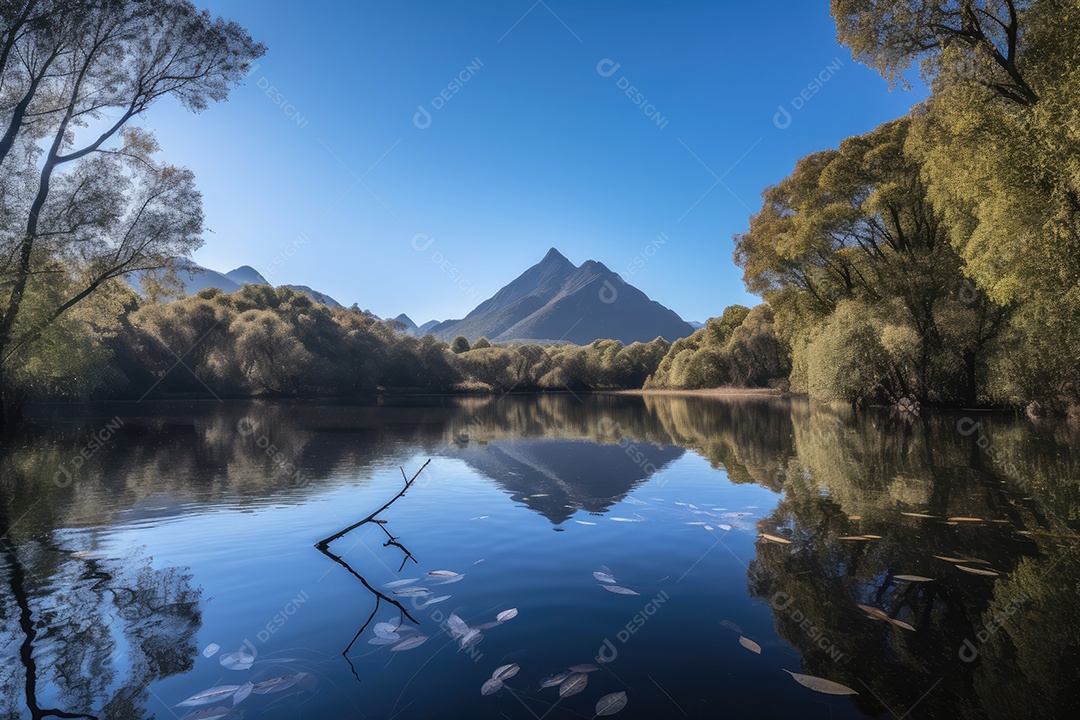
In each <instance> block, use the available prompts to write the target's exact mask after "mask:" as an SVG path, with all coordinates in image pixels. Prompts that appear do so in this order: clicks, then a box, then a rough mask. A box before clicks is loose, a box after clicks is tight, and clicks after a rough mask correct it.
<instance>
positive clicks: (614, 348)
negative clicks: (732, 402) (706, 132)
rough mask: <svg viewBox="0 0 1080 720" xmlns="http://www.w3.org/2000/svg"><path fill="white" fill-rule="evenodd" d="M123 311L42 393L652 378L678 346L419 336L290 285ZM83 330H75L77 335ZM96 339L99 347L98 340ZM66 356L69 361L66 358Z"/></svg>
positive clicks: (572, 384)
mask: <svg viewBox="0 0 1080 720" xmlns="http://www.w3.org/2000/svg"><path fill="white" fill-rule="evenodd" d="M117 303H118V304H117V310H118V312H117V315H116V321H115V323H113V324H112V325H111V326H110V327H109V328H107V329H106V328H98V329H97V333H98V334H97V335H96V336H95V335H94V334H93V333H92V332H90V331H89V329H88V327H87V328H84V330H85V332H84V333H83V334H82V335H81V336H80V337H78V338H77V345H78V347H79V348H81V349H83V351H82V352H79V353H64V352H62V351H61V350H60V349H59V348H57V352H56V355H55V357H56V358H57V359H58V362H57V363H56V364H55V366H54V367H53V370H54V371H57V372H55V374H53V375H52V376H51V377H50V376H48V375H44V376H43V375H41V374H38V375H36V376H35V380H36V383H35V385H34V386H33V387H28V388H26V391H27V392H28V393H31V394H32V395H34V396H37V397H56V396H64V395H88V394H94V395H97V396H98V397H106V398H127V399H139V398H141V397H142V396H144V395H145V394H147V393H152V394H154V395H158V396H161V395H208V394H213V395H216V396H219V397H240V396H252V395H256V396H293V395H306V396H337V397H363V396H369V395H371V394H373V393H376V392H378V391H381V390H411V391H428V392H451V391H473V392H509V391H511V390H597V389H622V388H640V387H641V386H642V384H644V382H645V380H646V378H647V377H648V376H649V375H650V374H651V373H652V372H653V371H654V370H655V368H656V367H657V365H658V364H659V362H660V360H661V358H663V357H664V355H665V353H666V352H667V351H668V348H669V347H670V345H669V343H667V342H666V341H665V340H663V339H661V338H657V339H656V340H654V341H652V342H650V343H634V344H632V345H629V346H623V344H622V343H620V342H618V341H615V340H598V341H596V342H594V343H592V344H590V345H588V346H584V347H579V346H575V345H565V346H558V347H556V346H540V345H513V346H502V345H499V346H493V345H491V343H489V342H487V341H486V340H483V339H481V340H478V341H477V342H476V344H475V347H472V348H470V347H469V345H468V343H467V342H464V345H462V342H461V341H463V340H464V339H463V338H462V339H460V340H461V341H456V342H455V343H453V344H451V345H449V346H448V345H447V344H446V343H443V342H440V341H438V340H436V339H435V338H434V337H432V336H430V335H426V336H424V337H419V338H418V337H413V336H411V335H407V334H404V333H401V332H400V331H399V328H397V327H396V326H395V324H394V323H393V322H392V321H390V322H385V321H381V320H379V319H378V318H376V317H374V316H372V315H371V314H369V313H365V312H362V311H360V310H357V309H343V308H331V307H328V306H326V305H322V304H320V303H316V302H313V301H312V300H311V299H310V298H309V297H308V296H307V295H304V294H303V293H299V292H295V291H293V290H290V289H288V288H286V287H280V288H272V287H269V286H266V285H244V286H243V288H242V289H241V290H239V291H237V292H235V293H231V294H227V293H224V292H222V291H220V290H217V289H208V290H203V291H201V292H199V293H198V294H196V295H194V296H192V297H187V298H184V299H181V300H177V301H174V302H154V301H145V300H142V299H140V298H138V297H137V296H135V295H134V294H133V293H130V292H129V293H128V294H127V296H126V301H125V300H118V301H117ZM70 339H72V338H70V337H69V340H70ZM87 349H89V350H87ZM61 358H62V359H63V362H59V359H61Z"/></svg>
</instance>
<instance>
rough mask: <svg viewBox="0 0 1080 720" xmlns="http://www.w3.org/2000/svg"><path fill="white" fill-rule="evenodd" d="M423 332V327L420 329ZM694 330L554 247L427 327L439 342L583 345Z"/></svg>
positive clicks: (610, 275)
mask: <svg viewBox="0 0 1080 720" xmlns="http://www.w3.org/2000/svg"><path fill="white" fill-rule="evenodd" d="M421 330H423V328H421ZM693 331H694V328H693V327H691V326H690V325H689V324H688V323H686V322H684V321H683V319H682V318H680V317H679V316H678V315H677V314H676V313H675V312H674V311H673V310H669V309H668V308H666V307H664V306H663V305H661V304H660V303H658V302H655V301H654V300H651V299H649V297H648V296H647V295H646V294H645V293H643V292H641V291H640V290H638V289H637V288H635V287H634V286H633V285H630V284H628V283H626V282H624V281H623V279H622V278H621V277H619V275H618V274H617V273H614V272H612V271H611V270H609V269H608V268H607V267H605V266H604V264H603V263H599V262H596V261H595V260H588V261H586V262H584V263H582V264H581V265H580V266H576V265H574V264H573V263H572V262H570V261H569V260H567V259H566V257H564V256H563V255H562V253H560V252H559V251H558V250H556V249H555V248H551V249H550V250H549V251H548V253H547V255H545V256H544V259H543V260H541V261H540V262H539V263H537V264H536V265H533V266H532V267H531V268H529V269H528V270H526V271H525V272H523V273H522V274H521V275H519V276H518V277H517V279H515V280H514V281H513V282H511V283H510V284H508V285H506V286H505V287H503V288H502V289H501V290H499V291H498V292H497V293H495V294H494V295H492V296H491V297H490V298H488V299H487V300H485V301H484V302H482V303H480V304H479V305H477V306H476V309H475V310H473V311H472V312H470V313H469V314H468V315H466V316H465V317H464V318H462V319H461V320H447V321H445V322H442V323H439V324H437V325H435V326H434V327H432V328H430V329H429V330H428V332H430V333H431V334H432V335H434V336H435V337H437V338H439V339H440V340H451V339H453V338H454V337H455V336H457V335H464V336H465V337H466V338H468V339H469V342H473V341H475V340H476V339H477V338H479V337H480V336H482V335H483V336H486V337H487V338H488V339H489V340H492V341H504V342H505V341H509V340H536V341H549V342H552V341H555V342H557V341H561V340H565V341H567V342H572V343H575V344H578V345H587V344H588V343H590V342H592V341H593V340H598V339H606V338H611V339H615V340H619V341H621V342H623V343H625V344H629V343H632V342H638V341H641V342H648V341H650V340H653V339H655V338H657V337H663V338H664V339H666V340H669V341H674V340H677V339H678V338H681V337H686V336H687V335H690V334H691V333H692V332H693Z"/></svg>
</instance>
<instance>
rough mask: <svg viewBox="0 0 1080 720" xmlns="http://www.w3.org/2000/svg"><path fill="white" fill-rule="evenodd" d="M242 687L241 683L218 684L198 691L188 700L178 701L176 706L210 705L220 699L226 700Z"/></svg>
mask: <svg viewBox="0 0 1080 720" xmlns="http://www.w3.org/2000/svg"><path fill="white" fill-rule="evenodd" d="M239 689H240V686H239V685H218V686H217V687H212V688H210V689H208V690H203V691H202V692H197V693H195V694H194V695H192V696H191V697H189V698H188V699H187V700H184V701H183V702H178V703H176V707H191V706H193V705H209V704H210V703H212V702H216V701H218V700H224V699H225V698H227V697H232V695H233V694H234V693H235V692H236V691H237V690H239Z"/></svg>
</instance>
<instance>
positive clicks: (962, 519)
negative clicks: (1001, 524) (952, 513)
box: [949, 517, 985, 522]
mask: <svg viewBox="0 0 1080 720" xmlns="http://www.w3.org/2000/svg"><path fill="white" fill-rule="evenodd" d="M949 522H985V521H984V520H983V519H982V518H977V517H951V518H949Z"/></svg>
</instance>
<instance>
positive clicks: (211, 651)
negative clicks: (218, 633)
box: [202, 643, 221, 658]
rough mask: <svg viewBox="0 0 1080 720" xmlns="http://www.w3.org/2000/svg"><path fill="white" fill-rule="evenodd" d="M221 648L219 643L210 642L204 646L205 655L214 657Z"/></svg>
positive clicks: (203, 652) (205, 656)
mask: <svg viewBox="0 0 1080 720" xmlns="http://www.w3.org/2000/svg"><path fill="white" fill-rule="evenodd" d="M220 649H221V646H220V645H218V644H217V643H210V644H209V645H207V646H206V647H204V648H203V651H202V654H203V657H204V658H211V657H214V655H215V654H216V653H217V651H218V650H220Z"/></svg>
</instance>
